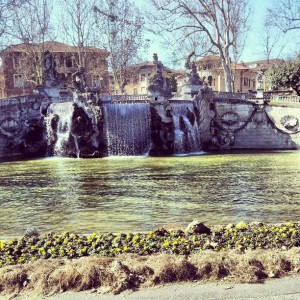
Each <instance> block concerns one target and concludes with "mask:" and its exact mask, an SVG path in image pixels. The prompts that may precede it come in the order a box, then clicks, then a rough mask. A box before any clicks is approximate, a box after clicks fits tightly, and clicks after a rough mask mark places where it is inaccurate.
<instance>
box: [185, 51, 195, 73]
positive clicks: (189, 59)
mask: <svg viewBox="0 0 300 300" xmlns="http://www.w3.org/2000/svg"><path fill="white" fill-rule="evenodd" d="M193 55H195V52H194V51H193V52H191V53H189V54H188V55H187V57H186V60H185V64H184V67H185V68H186V69H191V68H192V66H191V57H192V56H193Z"/></svg>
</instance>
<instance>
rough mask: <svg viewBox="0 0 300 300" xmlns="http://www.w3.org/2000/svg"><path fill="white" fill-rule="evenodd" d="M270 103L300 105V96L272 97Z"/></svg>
mask: <svg viewBox="0 0 300 300" xmlns="http://www.w3.org/2000/svg"><path fill="white" fill-rule="evenodd" d="M269 101H275V102H288V103H300V97H299V96H295V95H293V96H289V95H272V96H271V97H270V98H269Z"/></svg>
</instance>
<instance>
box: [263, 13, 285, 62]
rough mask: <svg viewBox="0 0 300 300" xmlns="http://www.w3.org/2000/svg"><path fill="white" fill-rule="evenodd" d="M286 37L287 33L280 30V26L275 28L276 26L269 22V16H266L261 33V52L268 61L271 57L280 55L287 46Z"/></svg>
mask: <svg viewBox="0 0 300 300" xmlns="http://www.w3.org/2000/svg"><path fill="white" fill-rule="evenodd" d="M284 38H285V35H284V34H283V33H282V32H281V31H279V30H278V28H274V26H273V25H272V24H271V23H270V22H269V20H268V18H266V20H265V22H264V26H263V30H262V33H261V43H260V48H261V54H262V55H263V57H264V59H266V60H267V62H268V63H269V61H270V59H271V58H279V57H280V55H281V53H282V51H283V50H284V48H285V46H286V43H285V39H284Z"/></svg>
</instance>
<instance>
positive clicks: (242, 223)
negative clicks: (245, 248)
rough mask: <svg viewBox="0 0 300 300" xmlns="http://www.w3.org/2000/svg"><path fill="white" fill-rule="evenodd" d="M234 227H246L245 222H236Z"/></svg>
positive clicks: (240, 228)
mask: <svg viewBox="0 0 300 300" xmlns="http://www.w3.org/2000/svg"><path fill="white" fill-rule="evenodd" d="M235 228H236V229H238V230H242V229H247V224H246V223H245V222H240V223H238V224H236V226H235Z"/></svg>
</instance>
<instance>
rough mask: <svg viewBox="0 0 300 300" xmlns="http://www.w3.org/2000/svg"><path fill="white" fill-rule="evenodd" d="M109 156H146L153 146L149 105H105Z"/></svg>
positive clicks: (105, 125) (105, 128)
mask: <svg viewBox="0 0 300 300" xmlns="http://www.w3.org/2000/svg"><path fill="white" fill-rule="evenodd" d="M103 110H104V132H106V139H107V147H108V155H109V156H123V155H124V156H126V155H144V154H146V153H147V152H148V150H149V148H150V144H151V134H150V125H151V124H150V123H151V121H150V105H149V104H148V103H109V104H104V105H103Z"/></svg>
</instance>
